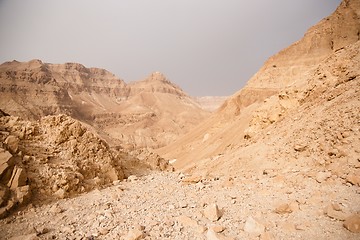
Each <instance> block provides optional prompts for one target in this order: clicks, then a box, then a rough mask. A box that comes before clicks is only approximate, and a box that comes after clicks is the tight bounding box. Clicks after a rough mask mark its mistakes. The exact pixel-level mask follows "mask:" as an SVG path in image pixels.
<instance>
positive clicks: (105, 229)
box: [98, 227, 110, 235]
mask: <svg viewBox="0 0 360 240" xmlns="http://www.w3.org/2000/svg"><path fill="white" fill-rule="evenodd" d="M109 231H110V230H109V229H108V228H105V227H102V228H98V232H99V233H100V234H101V235H106V234H108V233H109Z"/></svg>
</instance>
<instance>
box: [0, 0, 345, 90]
mask: <svg viewBox="0 0 360 240" xmlns="http://www.w3.org/2000/svg"><path fill="white" fill-rule="evenodd" d="M340 2H341V1H340V0H317V1H314V0H301V1H300V0H297V1H288V0H273V1H265V0H253V1H239V0H227V1H220V0H196V1H194V0H182V1H174V0H173V1H171V0H166V1H165V0H152V1H148V0H124V1H118V0H106V1H95V0H78V1H71V0H62V1H41V0H28V1H22V0H0V36H1V40H0V62H1V63H2V62H5V61H11V60H18V61H29V60H31V59H41V60H42V61H44V62H50V63H65V62H78V63H81V64H84V65H85V66H86V67H99V68H105V69H107V70H108V71H110V72H112V73H114V74H115V75H117V76H118V77H119V78H121V79H123V80H125V81H126V82H130V81H135V80H141V79H144V78H146V77H147V76H148V75H150V74H151V73H152V72H155V71H160V72H162V73H164V74H165V75H166V76H167V77H168V78H169V80H170V81H172V82H173V83H175V84H177V85H178V86H180V87H181V88H182V89H183V90H184V91H185V92H187V93H188V94H190V95H192V96H210V95H213V96H221V95H223V96H225V95H231V94H233V93H235V92H236V91H238V90H239V89H240V88H241V87H243V86H244V85H245V83H246V82H247V81H248V80H249V78H250V77H251V76H252V75H253V74H255V73H256V72H257V70H258V69H259V68H260V67H261V66H262V65H263V63H264V62H265V61H266V59H267V58H269V57H270V56H272V55H273V54H275V53H277V52H278V51H280V50H281V49H283V48H285V47H287V46H289V45H290V44H292V43H293V42H295V41H297V40H299V39H300V38H301V37H302V36H303V35H304V33H305V31H306V30H307V29H308V28H309V27H311V26H313V25H314V24H316V23H317V22H318V21H320V20H321V19H322V18H324V17H326V16H328V15H329V14H331V13H332V12H333V11H334V10H335V9H336V7H337V6H338V5H339V4H340Z"/></svg>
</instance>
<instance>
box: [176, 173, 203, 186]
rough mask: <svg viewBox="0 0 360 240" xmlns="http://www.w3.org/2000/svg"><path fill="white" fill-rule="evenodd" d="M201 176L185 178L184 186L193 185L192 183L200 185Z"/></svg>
mask: <svg viewBox="0 0 360 240" xmlns="http://www.w3.org/2000/svg"><path fill="white" fill-rule="evenodd" d="M201 179H202V178H201V176H196V175H194V176H188V177H185V178H183V179H182V180H181V181H182V182H183V183H184V184H192V183H198V182H200V181H201Z"/></svg>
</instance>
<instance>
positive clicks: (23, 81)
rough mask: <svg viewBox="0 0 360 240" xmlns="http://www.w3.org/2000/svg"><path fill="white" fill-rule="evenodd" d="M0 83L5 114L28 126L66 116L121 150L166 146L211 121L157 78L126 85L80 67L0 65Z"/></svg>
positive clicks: (0, 103) (156, 75)
mask: <svg viewBox="0 0 360 240" xmlns="http://www.w3.org/2000/svg"><path fill="white" fill-rule="evenodd" d="M0 81H1V87H0V92H1V95H2V97H1V99H0V106H1V108H2V109H3V110H4V111H5V112H7V113H9V114H11V115H15V116H20V117H22V118H23V119H28V120H35V119H39V118H40V117H42V116H46V115H53V114H67V115H69V116H72V117H74V118H76V119H78V120H81V121H84V122H86V123H88V124H90V125H93V126H94V127H95V128H96V129H97V130H98V131H99V132H100V133H101V134H102V135H103V137H104V138H106V139H107V140H108V141H109V142H110V143H112V144H116V145H121V146H123V147H130V148H134V147H159V146H164V145H165V144H167V143H169V142H170V141H173V140H174V139H175V138H176V137H177V136H178V135H180V134H183V133H185V132H186V131H188V129H190V128H191V127H193V126H194V125H196V124H197V123H199V122H200V121H201V120H203V119H204V118H205V117H206V116H208V113H207V112H206V111H204V110H202V109H200V108H199V106H198V105H197V104H196V103H195V102H194V101H193V100H192V99H191V98H190V97H189V96H187V95H186V93H184V92H183V91H182V90H181V89H180V88H179V87H177V86H175V85H174V84H172V83H171V82H170V81H169V80H167V79H166V77H165V76H164V75H163V74H161V73H158V72H156V73H153V74H152V75H151V76H149V77H148V78H147V79H145V80H143V81H139V82H135V83H131V84H126V83H125V82H124V81H123V80H121V79H119V78H117V77H116V76H115V75H114V74H112V73H110V72H108V71H106V70H104V69H98V68H86V67H84V66H83V65H81V64H78V63H65V64H49V63H43V62H41V61H40V60H32V61H29V62H23V63H21V62H17V61H13V62H6V63H4V64H2V65H0Z"/></svg>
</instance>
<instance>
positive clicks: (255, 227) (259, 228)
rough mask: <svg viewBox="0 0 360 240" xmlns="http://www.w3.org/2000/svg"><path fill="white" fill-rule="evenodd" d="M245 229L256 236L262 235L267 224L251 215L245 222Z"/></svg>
mask: <svg viewBox="0 0 360 240" xmlns="http://www.w3.org/2000/svg"><path fill="white" fill-rule="evenodd" d="M244 231H245V232H247V233H250V234H253V235H255V236H260V235H261V234H262V233H263V232H264V231H265V226H264V225H263V224H261V223H260V222H259V221H257V220H256V219H254V218H253V217H252V216H249V217H248V218H247V220H246V222H245V226H244Z"/></svg>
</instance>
